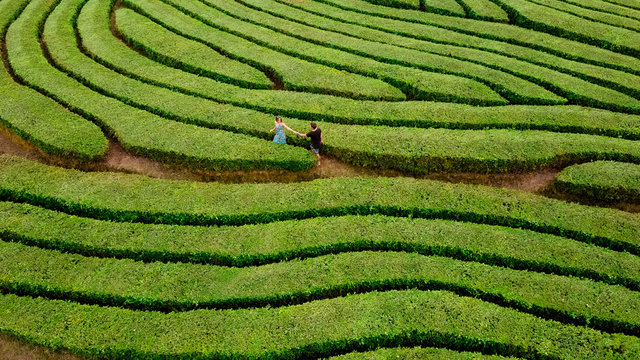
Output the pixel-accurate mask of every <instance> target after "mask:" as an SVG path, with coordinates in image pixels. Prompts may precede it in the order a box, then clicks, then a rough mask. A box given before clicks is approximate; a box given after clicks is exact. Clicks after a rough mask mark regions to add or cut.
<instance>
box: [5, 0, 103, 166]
mask: <svg viewBox="0 0 640 360" xmlns="http://www.w3.org/2000/svg"><path fill="white" fill-rule="evenodd" d="M26 5H27V4H26V3H25V2H24V1H11V2H8V1H4V2H1V3H0V46H2V45H3V44H2V43H3V42H4V35H5V33H6V30H7V27H8V26H9V23H10V22H11V21H12V20H13V19H14V18H15V17H17V16H18V14H19V13H20V11H21V10H22V9H23V8H24V7H25V6H26ZM0 124H2V125H3V126H4V127H6V128H7V129H9V130H11V131H12V132H13V133H15V134H17V135H18V136H20V137H21V138H22V139H25V140H27V141H29V142H31V143H33V144H34V145H36V146H37V147H38V148H39V149H41V150H42V151H43V152H45V153H48V154H52V155H56V156H59V157H62V158H67V159H69V158H71V159H76V160H80V161H93V160H96V159H100V158H102V157H104V155H105V154H106V152H107V145H108V143H107V139H106V138H105V137H104V135H103V134H102V132H101V131H100V128H98V127H97V126H95V125H94V124H92V123H91V122H89V121H87V120H85V119H83V118H82V117H80V116H77V115H75V114H74V113H72V112H70V111H68V110H67V109H65V108H63V107H62V106H60V105H59V104H57V103H55V102H54V101H52V100H51V99H48V98H47V97H45V96H42V95H41V94H39V93H38V92H36V91H34V90H31V89H29V88H27V87H24V86H20V85H19V84H17V83H15V82H14V81H13V79H12V78H11V75H10V74H9V72H8V71H7V69H5V67H4V64H0Z"/></svg>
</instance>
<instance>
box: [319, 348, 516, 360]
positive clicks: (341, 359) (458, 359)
mask: <svg viewBox="0 0 640 360" xmlns="http://www.w3.org/2000/svg"><path fill="white" fill-rule="evenodd" d="M386 359H404V360H421V359H425V360H438V359H440V360H507V359H508V360H518V359H517V358H514V357H509V358H505V357H502V356H499V355H484V354H481V353H474V352H467V351H454V350H449V349H438V348H427V347H425V348H422V347H413V348H408V347H405V348H388V349H378V350H373V351H368V352H352V353H348V354H344V355H338V356H332V357H330V358H328V359H327V360H386Z"/></svg>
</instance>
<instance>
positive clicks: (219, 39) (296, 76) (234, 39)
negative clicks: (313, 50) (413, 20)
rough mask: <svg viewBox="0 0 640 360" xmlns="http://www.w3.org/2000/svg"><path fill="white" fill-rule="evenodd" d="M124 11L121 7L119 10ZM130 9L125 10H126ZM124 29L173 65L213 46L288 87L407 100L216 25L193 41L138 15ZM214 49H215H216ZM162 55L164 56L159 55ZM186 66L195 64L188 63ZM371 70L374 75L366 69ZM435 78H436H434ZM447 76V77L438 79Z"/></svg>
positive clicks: (383, 86)
mask: <svg viewBox="0 0 640 360" xmlns="http://www.w3.org/2000/svg"><path fill="white" fill-rule="evenodd" d="M118 13H120V11H119V12H118ZM124 13H125V14H126V11H124ZM117 28H118V30H119V34H120V35H122V36H123V38H124V39H126V40H127V41H128V42H130V43H132V44H133V45H135V46H137V47H138V48H140V49H143V50H144V51H145V52H147V53H149V54H151V55H153V57H154V58H155V59H156V60H162V61H164V60H166V59H167V58H169V59H170V61H168V62H166V63H168V64H170V65H174V64H175V63H176V60H173V59H171V58H172V57H174V58H175V57H176V56H181V57H186V56H192V55H195V54H198V52H203V48H204V49H208V52H213V53H216V54H217V52H216V51H218V52H222V53H223V54H225V55H226V56H228V57H231V58H234V59H239V60H240V61H243V62H246V63H248V64H251V65H253V66H255V67H257V68H259V69H262V70H263V71H265V72H267V73H270V74H273V76H276V77H278V79H279V80H280V81H282V82H283V84H284V87H285V89H289V90H295V91H303V92H312V93H325V94H331V95H338V96H344V97H348V98H355V99H369V100H390V101H392V100H395V101H397V100H404V99H405V95H404V94H403V93H402V92H401V91H400V90H398V89H397V88H395V87H393V86H392V85H389V84H388V83H385V82H383V81H380V80H376V79H373V78H369V77H365V76H361V75H358V74H352V73H349V72H346V71H340V70H337V69H334V68H333V67H331V66H324V65H323V64H316V63H312V62H308V61H306V60H303V59H298V58H294V57H291V56H287V55H285V54H282V53H280V52H278V51H274V50H272V49H269V48H267V47H263V46H260V45H258V44H255V43H253V42H250V41H247V40H245V39H243V38H241V37H238V36H235V35H233V34H229V33H226V32H223V31H218V30H216V29H212V28H207V30H208V31H207V32H208V33H209V34H210V36H209V37H208V39H209V40H210V41H208V42H206V44H200V43H198V42H195V41H193V40H188V39H183V38H182V37H180V36H177V35H175V34H173V33H171V32H169V31H167V30H165V29H163V28H162V27H161V26H159V25H157V24H154V23H152V22H150V21H146V22H145V21H141V20H140V19H138V18H136V17H134V16H133V15H129V16H126V15H124V14H120V15H119V16H117ZM189 37H191V38H197V36H196V33H189ZM174 44H175V45H179V46H180V47H181V48H183V49H184V51H186V52H187V53H186V54H183V55H180V54H179V53H170V52H171V51H173V46H175V45H174ZM211 49H215V50H216V51H212V50H211ZM158 54H161V55H162V56H157V55H158ZM203 58H204V59H201V61H200V62H199V63H197V64H196V65H197V66H196V67H195V68H196V69H197V70H196V71H198V70H199V71H202V70H201V69H202V68H207V67H209V66H210V65H209V61H207V60H208V59H207V58H208V56H204V57H203ZM183 69H185V70H192V69H194V67H193V66H184V67H183ZM364 75H370V74H364ZM431 80H433V79H431ZM438 80H443V79H438Z"/></svg>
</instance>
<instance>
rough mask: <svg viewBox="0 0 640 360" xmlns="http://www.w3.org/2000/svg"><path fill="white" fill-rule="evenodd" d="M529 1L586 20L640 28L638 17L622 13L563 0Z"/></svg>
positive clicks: (633, 29) (629, 28) (628, 27)
mask: <svg viewBox="0 0 640 360" xmlns="http://www.w3.org/2000/svg"><path fill="white" fill-rule="evenodd" d="M529 1H531V2H533V3H535V4H539V5H542V6H545V7H550V8H553V9H556V10H559V11H562V12H566V13H569V14H571V15H575V16H578V17H580V18H583V19H586V20H592V21H595V22H599V23H603V24H608V25H613V26H619V27H621V28H625V29H627V30H632V31H638V30H640V19H632V18H629V17H627V16H624V15H623V16H620V15H616V14H611V13H608V12H604V11H601V10H595V11H594V10H592V9H588V8H584V7H582V6H577V5H575V4H571V3H567V2H564V1H558V0H529ZM602 3H604V4H607V3H606V2H602ZM609 5H610V4H609Z"/></svg>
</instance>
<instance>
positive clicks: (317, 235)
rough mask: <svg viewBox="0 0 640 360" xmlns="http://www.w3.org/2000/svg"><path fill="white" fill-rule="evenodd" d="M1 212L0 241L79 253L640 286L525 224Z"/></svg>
mask: <svg viewBox="0 0 640 360" xmlns="http://www.w3.org/2000/svg"><path fill="white" fill-rule="evenodd" d="M0 219H1V220H2V222H0V235H1V236H2V238H3V239H6V240H11V241H16V242H20V243H24V244H28V245H37V246H39V247H43V248H48V249H57V250H62V251H65V252H73V253H78V254H82V255H85V256H100V257H116V258H129V259H134V260H142V261H146V262H151V261H160V262H177V261H179V262H191V263H200V264H217V265H224V266H236V267H238V266H252V265H263V264H268V263H273V262H278V261H284V260H291V259H294V258H307V257H317V256H322V255H327V254H332V253H335V254H339V253H343V252H348V251H365V250H372V251H404V252H415V253H419V254H423V255H440V256H449V257H453V258H456V259H460V260H466V261H477V262H482V263H486V264H490V265H498V266H505V267H509V268H513V269H529V270H536V271H540V272H546V273H553V274H559V275H573V276H580V277H585V278H590V279H593V280H598V281H603V282H605V283H609V284H619V285H624V286H626V287H629V288H630V289H640V272H639V270H638V269H640V264H639V260H638V258H637V257H636V256H633V255H630V254H627V253H620V252H615V251H612V250H608V249H604V248H600V247H594V246H591V245H588V244H583V243H580V242H577V241H574V240H570V239H568V238H562V237H558V236H554V235H549V234H542V233H536V232H533V231H529V230H520V229H510V228H506V227H499V226H490V225H482V224H472V223H463V222H454V221H448V220H426V219H407V218H401V217H400V218H396V217H385V216H380V215H372V216H343V217H327V218H322V217H321V218H316V219H305V220H288V221H278V222H274V223H269V224H257V225H244V226H237V227H226V226H223V227H194V226H175V225H162V224H140V223H114V222H108V221H100V220H94V219H89V218H79V217H76V216H72V215H67V214H64V213H58V212H55V211H51V210H46V209H43V208H39V207H34V206H32V205H27V204H15V203H9V202H4V203H0ZM478 234H482V236H478ZM293 239H295V240H293Z"/></svg>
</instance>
